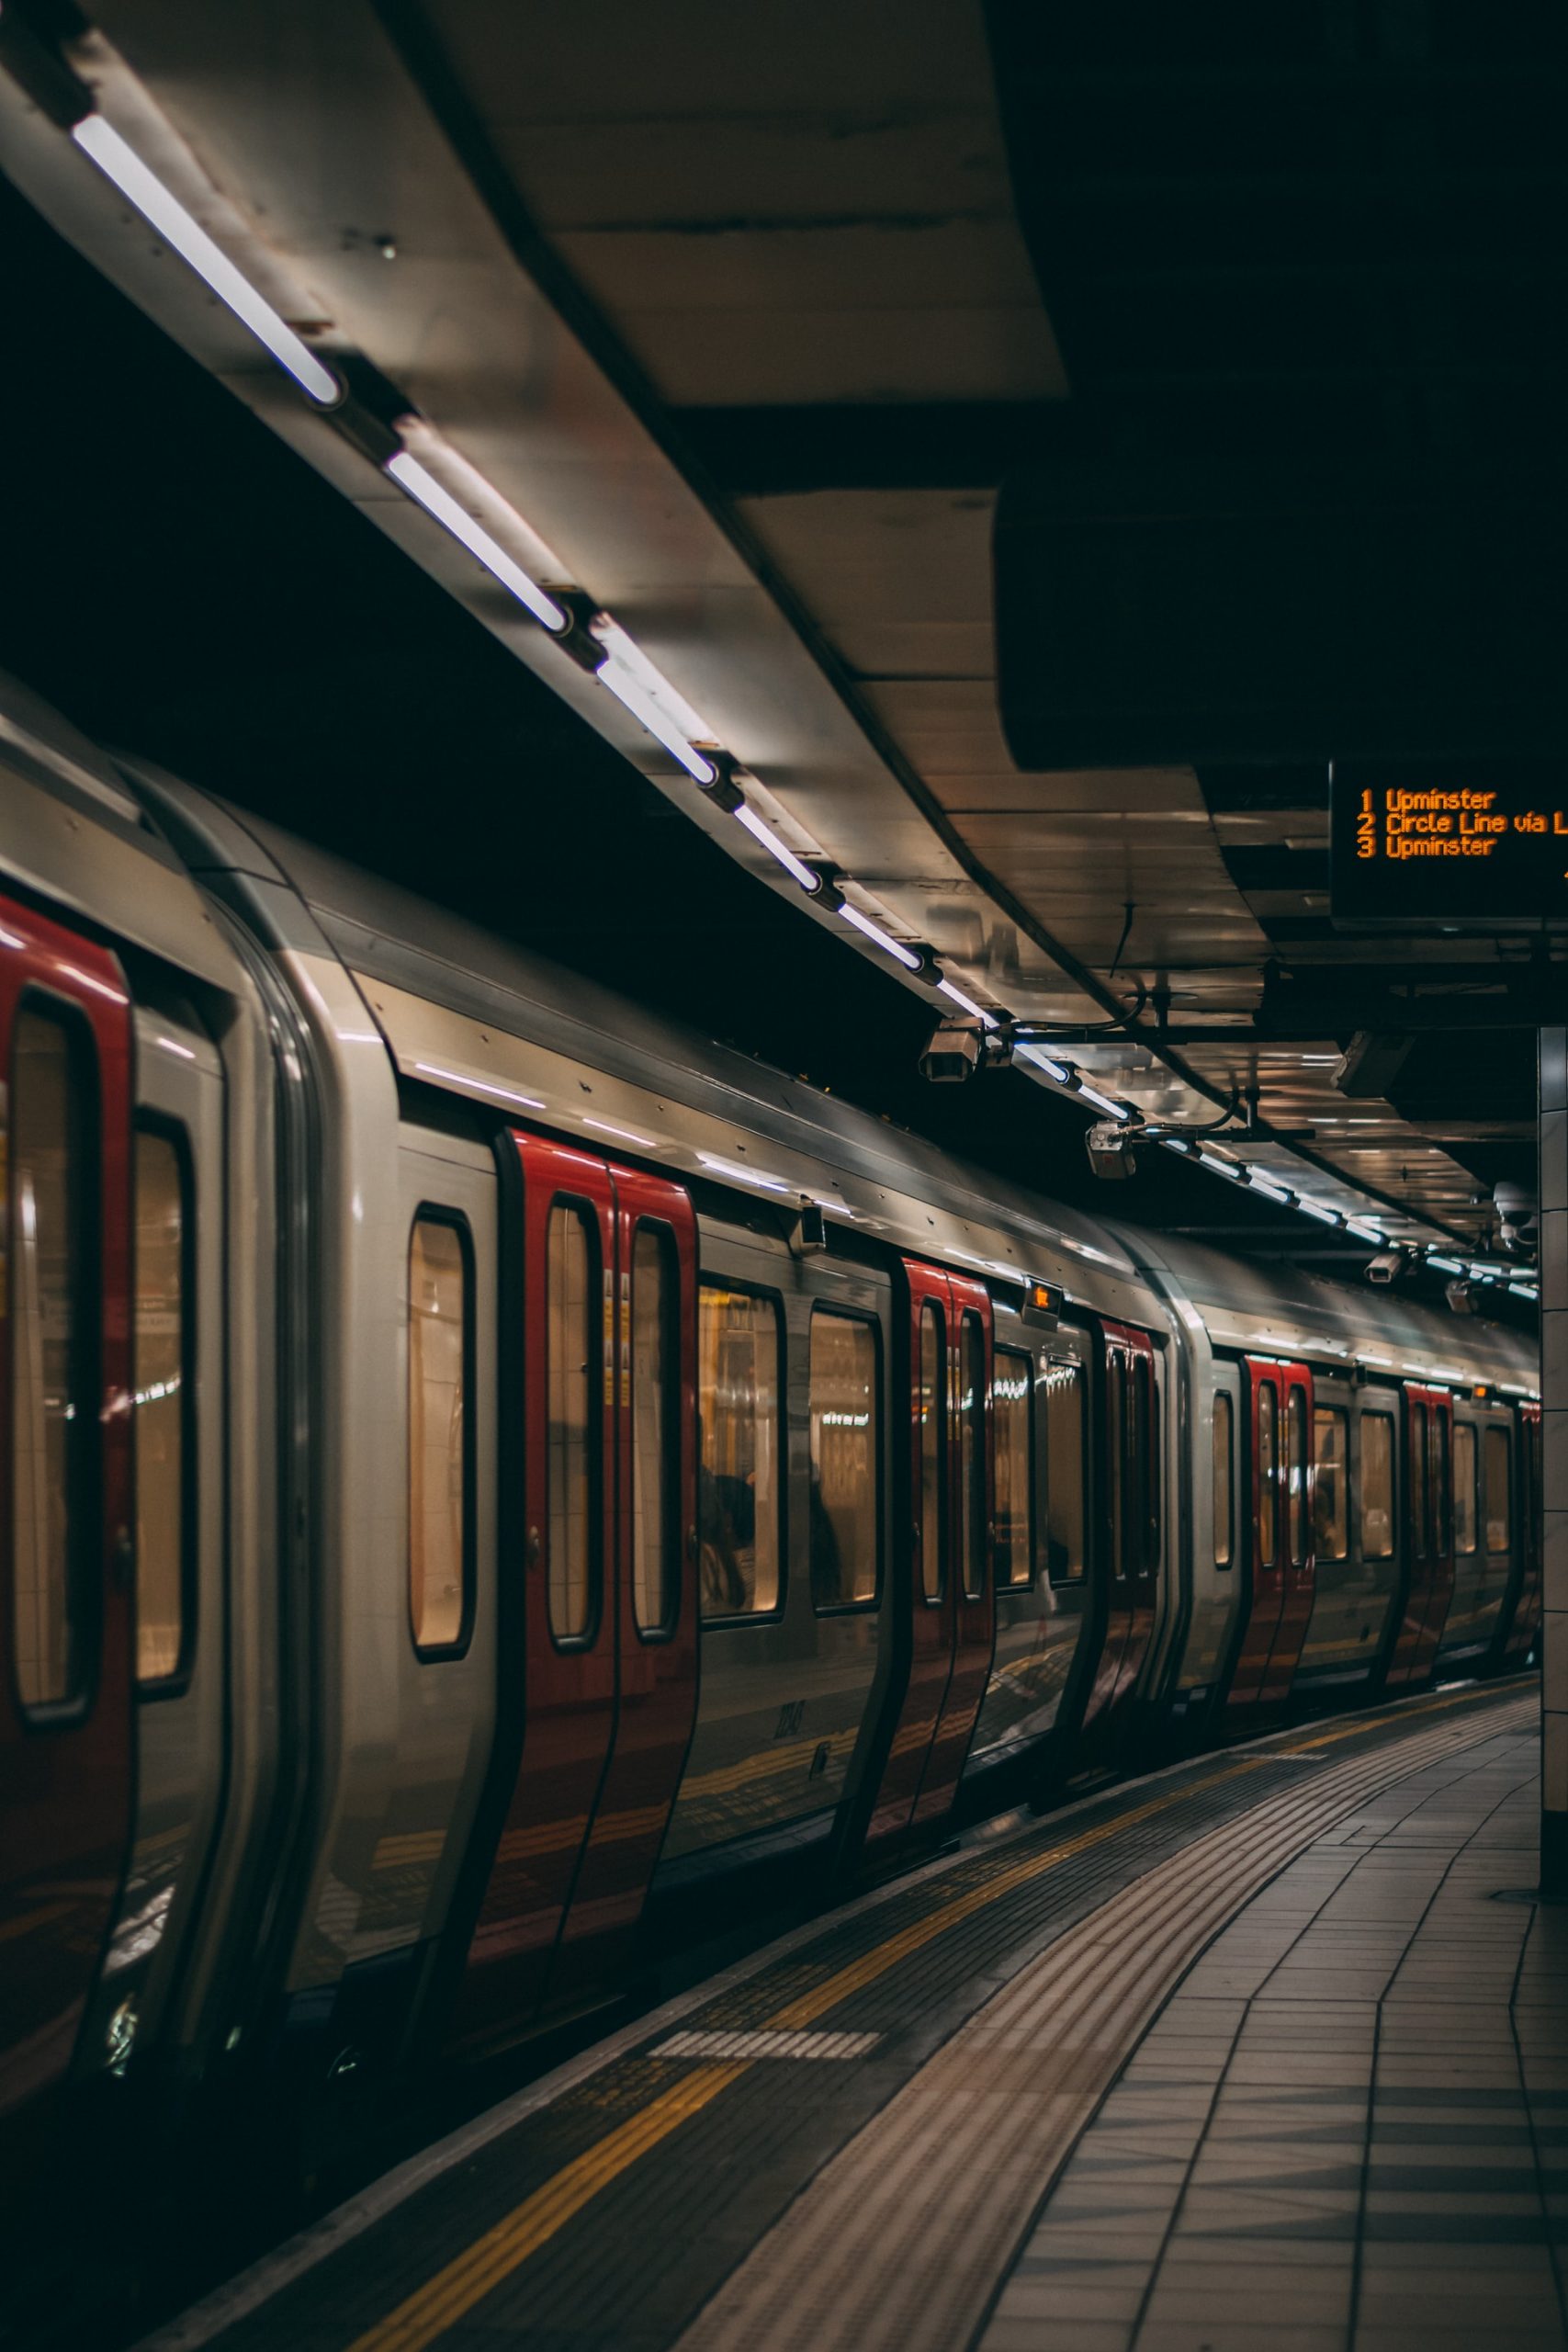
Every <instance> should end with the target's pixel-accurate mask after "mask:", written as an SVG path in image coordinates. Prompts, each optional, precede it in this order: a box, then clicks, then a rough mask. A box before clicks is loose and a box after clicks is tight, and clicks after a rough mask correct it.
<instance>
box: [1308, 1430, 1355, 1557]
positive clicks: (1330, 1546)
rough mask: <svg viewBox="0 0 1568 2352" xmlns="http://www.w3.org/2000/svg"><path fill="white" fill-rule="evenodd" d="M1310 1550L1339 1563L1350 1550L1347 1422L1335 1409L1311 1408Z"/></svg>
mask: <svg viewBox="0 0 1568 2352" xmlns="http://www.w3.org/2000/svg"><path fill="white" fill-rule="evenodd" d="M1312 1451H1313V1487H1312V1527H1313V1550H1314V1553H1315V1554H1316V1555H1317V1557H1318V1558H1319V1559H1320V1560H1342V1559H1344V1557H1345V1556H1346V1555H1347V1553H1348V1551H1349V1548H1350V1510H1349V1487H1348V1477H1347V1470H1348V1456H1349V1420H1348V1415H1346V1414H1345V1413H1344V1412H1342V1411H1341V1409H1340V1408H1339V1407H1338V1406H1337V1405H1315V1406H1314V1408H1313V1416H1312Z"/></svg>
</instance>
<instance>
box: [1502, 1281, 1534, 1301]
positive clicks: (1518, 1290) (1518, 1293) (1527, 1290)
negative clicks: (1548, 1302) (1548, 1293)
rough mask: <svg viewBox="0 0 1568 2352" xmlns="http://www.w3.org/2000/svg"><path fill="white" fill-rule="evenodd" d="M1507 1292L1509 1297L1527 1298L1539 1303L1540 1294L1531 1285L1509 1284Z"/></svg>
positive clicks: (1532, 1284)
mask: <svg viewBox="0 0 1568 2352" xmlns="http://www.w3.org/2000/svg"><path fill="white" fill-rule="evenodd" d="M1508 1291H1509V1295H1510V1296H1511V1297H1514V1298H1529V1299H1534V1300H1537V1301H1539V1299H1540V1291H1538V1290H1537V1288H1536V1286H1535V1284H1534V1283H1509V1284H1508Z"/></svg>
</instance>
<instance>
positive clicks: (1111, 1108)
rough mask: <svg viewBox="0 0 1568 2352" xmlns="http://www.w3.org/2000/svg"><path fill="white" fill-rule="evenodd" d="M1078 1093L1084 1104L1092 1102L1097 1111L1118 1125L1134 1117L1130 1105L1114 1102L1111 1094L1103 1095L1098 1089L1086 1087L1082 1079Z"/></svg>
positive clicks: (1079, 1081)
mask: <svg viewBox="0 0 1568 2352" xmlns="http://www.w3.org/2000/svg"><path fill="white" fill-rule="evenodd" d="M1078 1093H1079V1095H1080V1096H1081V1097H1082V1099H1083V1101H1084V1102H1086V1103H1093V1104H1094V1107H1095V1109H1096V1110H1097V1111H1103V1112H1104V1114H1105V1115H1106V1117H1107V1118H1108V1119H1114V1120H1116V1121H1117V1123H1118V1125H1120V1124H1121V1122H1122V1120H1124V1119H1130V1118H1131V1117H1132V1115H1133V1114H1132V1107H1131V1105H1130V1104H1129V1103H1113V1102H1112V1101H1111V1097H1110V1095H1109V1094H1101V1093H1100V1091H1099V1089H1098V1088H1096V1087H1093V1086H1086V1085H1085V1084H1084V1082H1083V1080H1082V1079H1081V1078H1080V1079H1079V1080H1078Z"/></svg>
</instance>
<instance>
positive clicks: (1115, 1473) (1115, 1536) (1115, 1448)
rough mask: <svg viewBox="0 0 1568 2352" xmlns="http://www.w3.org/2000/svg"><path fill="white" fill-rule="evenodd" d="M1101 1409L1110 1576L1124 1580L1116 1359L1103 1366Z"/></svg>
mask: <svg viewBox="0 0 1568 2352" xmlns="http://www.w3.org/2000/svg"><path fill="white" fill-rule="evenodd" d="M1105 1407H1106V1415H1105V1418H1106V1431H1105V1459H1106V1464H1107V1467H1108V1469H1109V1471H1110V1476H1111V1573H1112V1575H1113V1576H1117V1577H1124V1576H1125V1575H1126V1573H1127V1555H1126V1549H1125V1541H1126V1539H1125V1529H1126V1485H1127V1367H1126V1365H1125V1363H1123V1362H1122V1357H1121V1356H1120V1355H1112V1356H1111V1357H1110V1359H1109V1361H1108V1362H1107V1364H1106V1380H1105Z"/></svg>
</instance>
